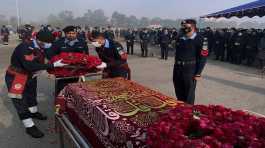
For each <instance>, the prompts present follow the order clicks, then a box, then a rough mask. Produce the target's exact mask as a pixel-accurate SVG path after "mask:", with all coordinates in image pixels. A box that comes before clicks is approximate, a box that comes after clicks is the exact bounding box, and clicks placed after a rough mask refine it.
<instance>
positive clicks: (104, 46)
mask: <svg viewBox="0 0 265 148" xmlns="http://www.w3.org/2000/svg"><path fill="white" fill-rule="evenodd" d="M92 44H93V45H94V46H95V47H96V51H97V53H98V56H99V58H100V59H101V60H102V61H103V62H104V63H106V65H104V63H103V64H102V65H101V66H99V67H97V68H99V69H104V68H105V69H104V73H105V75H104V78H114V77H123V78H126V79H130V68H129V66H128V63H127V54H126V52H125V51H124V49H123V47H122V45H121V44H120V43H118V42H116V41H113V40H109V39H106V38H105V36H104V34H102V33H101V34H99V35H98V36H97V37H96V39H95V40H94V42H92Z"/></svg>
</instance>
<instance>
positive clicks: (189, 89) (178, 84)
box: [173, 64, 196, 104]
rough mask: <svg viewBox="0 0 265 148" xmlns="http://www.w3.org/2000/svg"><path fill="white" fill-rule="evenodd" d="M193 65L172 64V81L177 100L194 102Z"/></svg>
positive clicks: (194, 81) (194, 82)
mask: <svg viewBox="0 0 265 148" xmlns="http://www.w3.org/2000/svg"><path fill="white" fill-rule="evenodd" d="M194 73H195V65H187V66H179V65H176V64H175V65H174V72H173V83H174V88H175V93H176V97H177V99H178V100H180V101H183V102H185V103H188V104H194V101H195V89H196V80H194Z"/></svg>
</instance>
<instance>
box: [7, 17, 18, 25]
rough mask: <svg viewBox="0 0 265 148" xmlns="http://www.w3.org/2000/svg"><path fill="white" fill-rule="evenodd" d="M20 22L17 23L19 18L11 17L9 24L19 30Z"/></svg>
mask: <svg viewBox="0 0 265 148" xmlns="http://www.w3.org/2000/svg"><path fill="white" fill-rule="evenodd" d="M17 23H18V22H17V17H15V16H11V17H10V18H9V24H10V25H11V26H12V27H13V28H17V27H18V26H17V25H18V24H17Z"/></svg>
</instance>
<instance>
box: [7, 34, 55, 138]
mask: <svg viewBox="0 0 265 148" xmlns="http://www.w3.org/2000/svg"><path fill="white" fill-rule="evenodd" d="M37 39H39V40H41V41H42V42H51V41H52V34H48V35H47V34H46V33H45V32H39V33H38V34H37ZM53 67H55V66H54V64H44V52H43V49H42V48H40V47H39V46H38V44H37V43H36V40H34V41H28V42H22V43H20V44H19V45H18V46H17V47H16V48H15V50H14V51H13V54H12V56H11V64H10V66H9V67H8V69H7V71H6V75H5V82H6V86H7V88H8V96H9V97H10V98H11V99H12V102H13V105H14V106H15V108H16V111H17V113H18V116H19V118H20V120H21V121H22V123H23V124H24V126H25V127H26V132H27V133H28V134H29V135H31V136H32V137H34V138H40V137H43V136H44V134H43V133H42V132H41V131H40V130H39V129H38V128H37V127H36V126H35V125H34V122H33V121H32V118H36V119H39V120H46V119H47V117H46V116H44V115H42V114H41V113H39V112H38V108H37V105H38V102H37V78H36V76H35V74H36V72H38V71H40V70H46V69H50V68H53Z"/></svg>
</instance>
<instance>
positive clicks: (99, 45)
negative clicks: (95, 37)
mask: <svg viewBox="0 0 265 148" xmlns="http://www.w3.org/2000/svg"><path fill="white" fill-rule="evenodd" d="M92 45H93V46H95V47H97V48H98V47H101V46H102V45H101V44H99V43H98V42H92Z"/></svg>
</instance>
